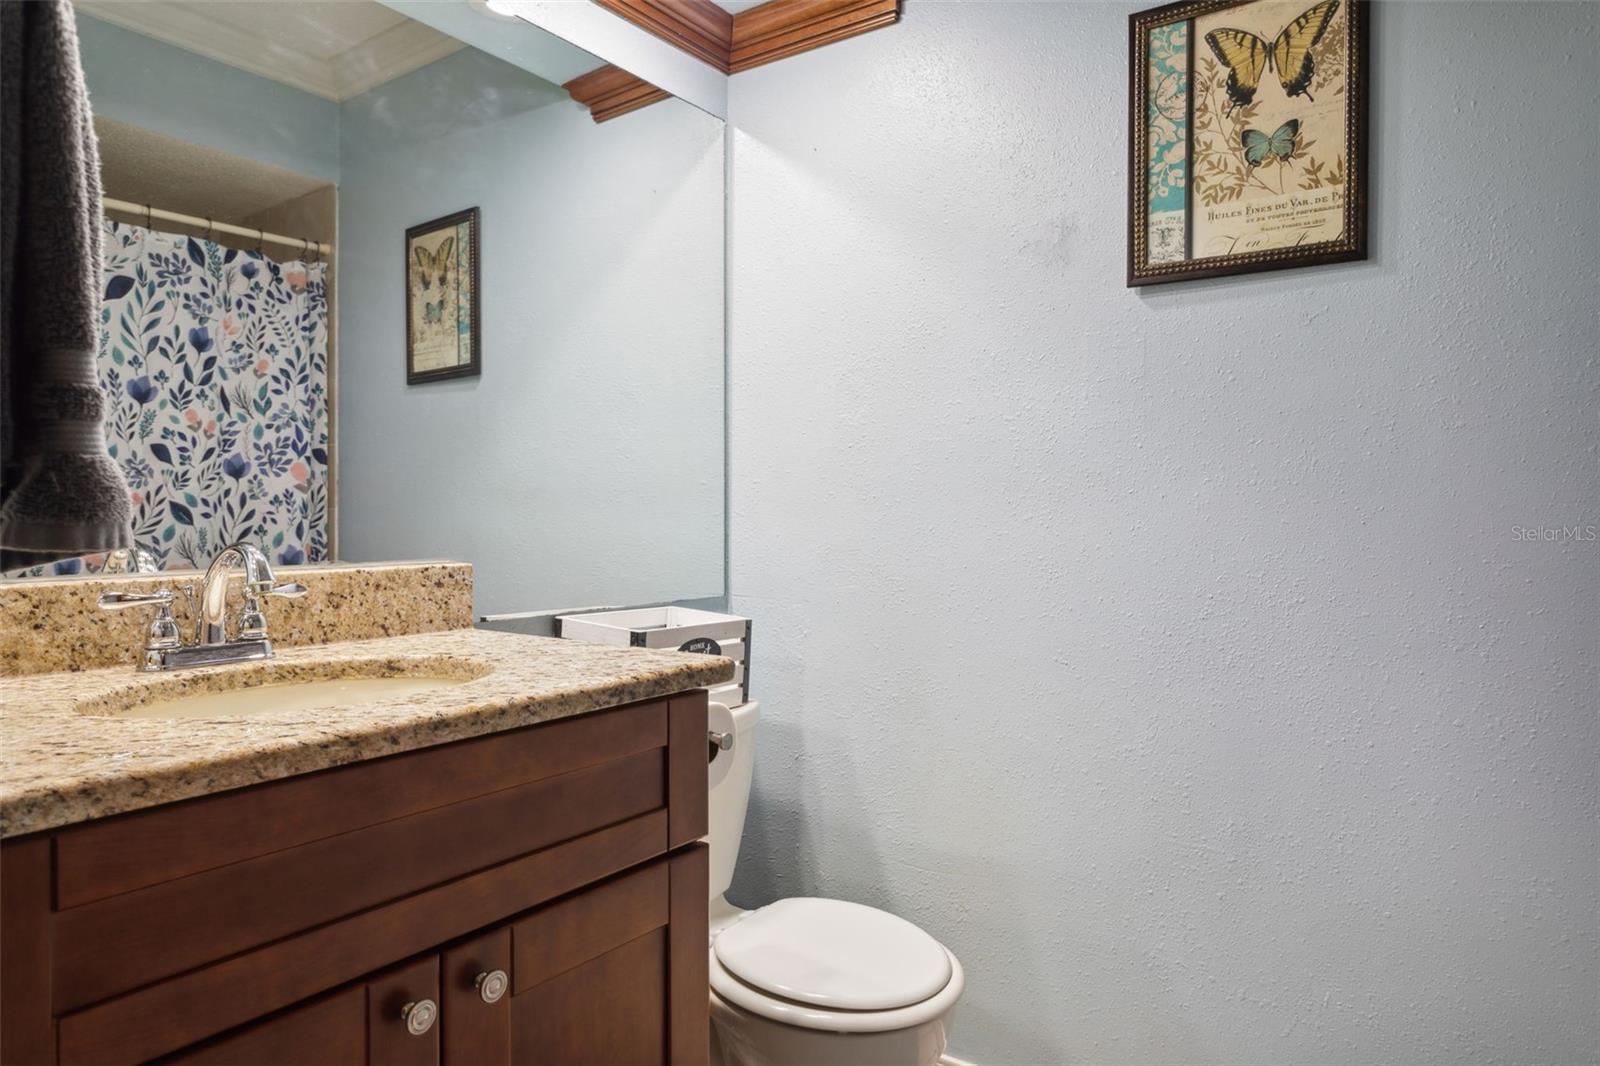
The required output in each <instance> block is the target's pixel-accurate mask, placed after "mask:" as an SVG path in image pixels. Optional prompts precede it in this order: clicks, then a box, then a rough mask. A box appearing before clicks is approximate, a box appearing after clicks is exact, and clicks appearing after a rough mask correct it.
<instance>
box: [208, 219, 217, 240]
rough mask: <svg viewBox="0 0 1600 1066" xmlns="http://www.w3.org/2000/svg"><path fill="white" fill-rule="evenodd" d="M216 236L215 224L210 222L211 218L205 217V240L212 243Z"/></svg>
mask: <svg viewBox="0 0 1600 1066" xmlns="http://www.w3.org/2000/svg"><path fill="white" fill-rule="evenodd" d="M216 236H217V227H216V224H215V223H213V222H212V221H211V216H210V215H207V216H206V240H208V241H214V240H215V238H216Z"/></svg>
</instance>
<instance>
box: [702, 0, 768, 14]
mask: <svg viewBox="0 0 1600 1066" xmlns="http://www.w3.org/2000/svg"><path fill="white" fill-rule="evenodd" d="M766 2H767V0H715V3H716V5H717V6H718V7H720V8H722V10H724V11H726V12H728V13H729V14H732V15H737V14H738V13H739V12H741V11H748V10H750V9H751V8H752V7H760V6H761V5H762V4H764V3H766Z"/></svg>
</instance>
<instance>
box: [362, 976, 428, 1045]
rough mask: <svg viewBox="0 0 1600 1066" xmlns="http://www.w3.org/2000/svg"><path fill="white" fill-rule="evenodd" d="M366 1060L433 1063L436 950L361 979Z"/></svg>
mask: <svg viewBox="0 0 1600 1066" xmlns="http://www.w3.org/2000/svg"><path fill="white" fill-rule="evenodd" d="M367 1062H368V1063H369V1064H370V1066H439V956H437V955H425V956H423V957H422V958H420V959H417V960H416V961H415V962H410V963H405V964H403V965H401V966H397V967H395V968H394V969H393V970H390V971H388V972H387V973H385V974H382V975H380V976H378V977H376V978H374V979H372V980H371V981H368V982H367Z"/></svg>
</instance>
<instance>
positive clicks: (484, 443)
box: [8, 0, 724, 614]
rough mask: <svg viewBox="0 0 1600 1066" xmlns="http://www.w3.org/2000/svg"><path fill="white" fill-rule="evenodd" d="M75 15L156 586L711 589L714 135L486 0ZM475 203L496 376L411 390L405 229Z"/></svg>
mask: <svg viewBox="0 0 1600 1066" xmlns="http://www.w3.org/2000/svg"><path fill="white" fill-rule="evenodd" d="M77 21H78V30H79V38H80V46H81V52H82V58H83V65H84V72H85V78H86V81H87V84H88V88H89V95H90V102H91V105H92V107H93V109H94V115H95V128H96V131H97V134H98V137H99V142H100V151H101V157H102V179H103V184H104V189H105V194H106V197H107V199H106V208H107V211H106V220H105V223H104V228H103V235H104V243H105V255H104V281H105V290H104V303H103V308H102V312H101V337H100V347H99V353H98V369H99V375H100V384H101V388H102V392H103V393H104V395H105V396H106V398H107V400H108V413H107V422H106V430H107V434H108V437H109V443H110V445H111V448H112V451H113V455H114V457H115V459H116V461H117V463H118V464H119V465H120V467H121V469H122V471H123V475H124V477H125V478H126V479H127V481H128V485H129V490H130V493H131V495H130V500H131V503H132V508H133V514H134V528H133V538H134V541H135V543H136V544H137V545H138V547H139V548H141V549H143V551H144V552H147V553H148V555H149V558H150V559H151V560H153V561H154V562H155V564H156V565H158V566H159V567H161V568H162V569H167V570H174V569H192V568H199V567H203V566H205V565H206V564H207V563H208V562H209V560H210V559H211V558H212V557H213V556H214V555H215V554H216V553H217V552H218V551H220V549H221V548H222V547H223V546H225V545H226V544H228V543H230V542H233V541H236V540H246V541H251V542H253V543H257V544H259V545H260V546H261V547H262V548H263V549H264V550H266V551H267V552H268V554H269V556H270V558H271V560H272V561H273V562H274V564H278V565H294V564H298V563H311V562H318V561H323V560H329V559H336V558H337V559H346V560H378V559H401V558H439V557H448V558H457V559H462V560H464V561H467V562H470V563H473V564H474V566H475V567H476V570H477V590H478V591H477V605H476V607H477V611H478V613H480V614H500V613H511V612H519V611H535V610H546V609H554V608H571V607H579V606H589V605H596V604H635V603H655V602H665V601H672V600H680V599H693V598H714V597H719V596H721V595H722V592H723V537H724V518H723V468H724V464H723V395H722V390H723V380H724V375H723V347H724V345H723V287H722V286H723V218H724V215H723V208H724V190H723V180H724V174H723V152H724V131H723V126H722V122H721V120H719V119H716V118H714V117H712V116H710V115H708V114H706V113H704V112H702V111H699V110H697V109H696V108H694V107H692V106H690V105H689V104H686V103H684V102H682V101H680V100H677V99H674V98H670V97H665V96H664V94H662V93H660V92H659V90H655V89H654V88H653V87H651V86H649V85H647V84H645V83H643V82H640V81H638V79H636V78H632V76H631V75H628V74H627V73H626V72H624V71H620V70H617V69H616V68H608V67H607V64H606V62H605V60H604V59H602V58H600V57H597V56H593V55H590V54H589V53H587V52H584V51H582V50H580V49H577V48H575V47H573V46H572V45H570V44H567V43H566V42H564V41H561V40H559V39H558V38H555V37H553V36H551V35H550V34H547V33H545V32H544V31H543V30H541V29H539V28H537V27H535V26H532V25H530V24H528V23H526V22H522V21H519V20H516V19H506V18H504V17H502V16H497V15H495V14H494V13H493V12H492V11H489V10H488V9H487V7H486V6H485V5H481V4H477V3H472V2H470V0H442V2H438V3H427V4H409V3H403V2H396V3H393V4H380V3H376V2H371V0H348V2H271V3H252V4H230V3H214V2H193V3H191V2H164V3H143V2H139V0H134V2H114V0H81V2H80V3H79V4H78V5H77ZM469 42H471V43H469ZM475 45H476V46H475ZM567 85H570V86H571V89H570V91H569V89H568V88H564V87H563V86H567ZM601 119H605V120H606V121H600V120H601ZM469 208H476V209H477V210H478V216H479V219H480V228H479V241H478V256H479V260H478V262H477V264H476V265H477V268H478V272H479V285H480V291H479V293H478V297H479V299H478V315H479V318H480V321H479V324H478V330H479V333H478V336H477V337H476V340H477V343H478V344H479V345H480V346H481V352H482V364H481V367H482V369H481V375H480V376H475V377H470V378H456V379H454V380H435V381H427V382H424V383H419V384H408V383H407V374H406V342H407V317H406V315H407V311H406V305H407V284H408V278H407V270H406V260H405V258H404V255H405V248H406V244H405V241H406V231H407V230H408V229H409V228H412V227H415V226H417V225H418V224H420V223H425V222H427V221H429V220H431V219H437V218H440V217H443V216H448V215H451V214H453V213H455V212H460V211H463V210H466V209H469ZM134 558H135V559H137V557H134ZM128 559H129V556H127V555H122V556H116V557H113V558H111V560H110V566H111V568H113V569H115V568H118V567H123V566H127V565H129V563H128ZM106 565H107V558H106V556H105V555H103V554H96V555H91V556H85V557H72V558H64V559H58V560H51V561H48V562H43V563H39V564H36V565H33V566H30V567H27V568H24V569H17V570H13V571H11V572H10V573H9V574H8V576H10V577H33V576H54V575H59V574H72V573H86V572H92V571H95V570H98V569H101V568H104V567H106Z"/></svg>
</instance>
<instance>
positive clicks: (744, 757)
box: [706, 701, 761, 899]
mask: <svg viewBox="0 0 1600 1066" xmlns="http://www.w3.org/2000/svg"><path fill="white" fill-rule="evenodd" d="M760 717H761V705H760V704H759V703H757V702H755V701H751V702H750V703H741V704H739V705H738V706H737V707H728V706H726V705H725V704H721V703H715V702H713V703H712V704H711V705H710V707H709V708H708V714H707V721H706V724H707V727H708V728H709V729H711V731H712V732H716V733H727V732H731V733H732V734H733V747H732V748H731V749H729V750H728V751H720V750H717V749H715V748H713V749H711V752H712V759H711V762H710V764H709V765H708V766H707V767H706V786H707V789H708V790H709V793H710V795H709V799H708V800H707V811H706V815H707V818H706V821H707V833H706V841H707V842H708V843H709V844H710V845H711V898H712V899H716V898H717V897H718V896H720V895H722V894H723V893H724V892H726V891H727V890H728V886H729V885H731V884H732V883H733V867H734V864H735V863H737V862H738V861H739V841H740V839H741V838H742V837H743V836H744V815H745V810H746V808H748V807H749V805H750V778H751V775H752V773H753V772H754V771H755V766H756V745H755V740H756V722H757V721H758V720H759V719H760Z"/></svg>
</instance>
